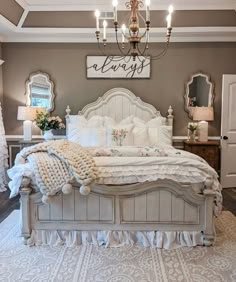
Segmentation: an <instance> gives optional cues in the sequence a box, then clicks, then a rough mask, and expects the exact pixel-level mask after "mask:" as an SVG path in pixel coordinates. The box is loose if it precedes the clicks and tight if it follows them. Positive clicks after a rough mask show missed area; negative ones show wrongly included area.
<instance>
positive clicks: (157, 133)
mask: <svg viewBox="0 0 236 282" xmlns="http://www.w3.org/2000/svg"><path fill="white" fill-rule="evenodd" d="M148 137H149V144H150V146H172V126H168V125H161V126H159V127H156V128H155V127H150V128H148Z"/></svg>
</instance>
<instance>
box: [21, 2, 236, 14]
mask: <svg viewBox="0 0 236 282" xmlns="http://www.w3.org/2000/svg"><path fill="white" fill-rule="evenodd" d="M15 1H16V2H17V3H18V4H19V5H20V6H21V7H22V8H24V9H28V10H29V11H94V9H95V8H94V7H95V6H96V8H98V9H100V10H101V11H112V5H110V6H108V5H107V3H104V4H98V3H96V2H98V1H90V2H89V1H88V3H86V4H77V3H78V2H77V3H76V1H74V3H76V4H74V3H73V1H70V4H68V0H64V3H63V1H60V2H61V4H57V5H56V4H54V5H53V4H50V3H47V4H45V3H46V1H42V4H41V3H40V4H38V3H39V1H38V3H37V1H36V3H32V4H29V3H30V2H29V3H28V2H27V1H26V0H15ZM92 2H93V3H92ZM175 2H176V3H175V10H233V9H236V4H235V2H234V0H224V1H222V0H214V1H212V0H205V1H204V4H200V3H198V2H197V1H194V0H192V1H191V0H188V1H175ZM95 3H96V5H95ZM168 5H169V3H166V0H159V1H158V3H157V4H156V3H152V5H151V8H152V10H167V8H168ZM119 10H124V11H126V8H125V5H120V7H119Z"/></svg>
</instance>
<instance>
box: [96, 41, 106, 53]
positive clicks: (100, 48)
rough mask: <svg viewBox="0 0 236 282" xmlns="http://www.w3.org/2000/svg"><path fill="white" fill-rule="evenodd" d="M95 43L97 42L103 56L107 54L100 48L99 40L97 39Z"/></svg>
mask: <svg viewBox="0 0 236 282" xmlns="http://www.w3.org/2000/svg"><path fill="white" fill-rule="evenodd" d="M97 43H98V48H99V50H100V52H101V53H102V54H103V56H107V54H106V53H105V52H104V51H103V50H102V48H101V43H100V42H99V40H98V41H97Z"/></svg>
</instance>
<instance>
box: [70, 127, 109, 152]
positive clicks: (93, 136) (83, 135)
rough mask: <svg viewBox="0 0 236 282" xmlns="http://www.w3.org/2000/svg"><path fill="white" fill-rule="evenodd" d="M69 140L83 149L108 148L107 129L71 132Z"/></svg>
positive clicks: (84, 128)
mask: <svg viewBox="0 0 236 282" xmlns="http://www.w3.org/2000/svg"><path fill="white" fill-rule="evenodd" d="M67 138H68V140H69V141H72V142H75V143H78V144H80V145H81V146H83V147H91V146H95V147H100V146H106V129H105V128H104V127H81V128H80V129H79V130H75V131H71V132H70V134H69V135H68V137H67Z"/></svg>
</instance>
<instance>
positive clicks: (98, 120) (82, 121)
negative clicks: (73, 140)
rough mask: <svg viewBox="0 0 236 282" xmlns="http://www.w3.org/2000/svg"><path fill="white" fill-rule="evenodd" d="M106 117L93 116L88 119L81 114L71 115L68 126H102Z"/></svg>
mask: <svg viewBox="0 0 236 282" xmlns="http://www.w3.org/2000/svg"><path fill="white" fill-rule="evenodd" d="M103 123H104V118H103V117H102V116H92V117H91V118H90V119H86V118H85V117H84V116H80V115H69V122H68V126H70V125H71V126H72V125H73V126H82V127H102V126H103Z"/></svg>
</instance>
